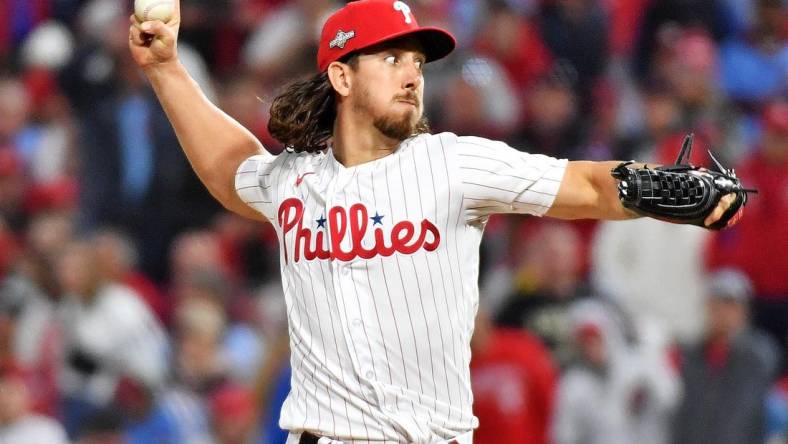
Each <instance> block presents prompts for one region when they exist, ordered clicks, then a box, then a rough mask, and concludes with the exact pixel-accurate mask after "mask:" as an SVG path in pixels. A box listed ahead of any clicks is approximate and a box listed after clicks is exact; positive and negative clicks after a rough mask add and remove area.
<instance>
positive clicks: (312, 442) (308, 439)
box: [298, 432, 320, 444]
mask: <svg viewBox="0 0 788 444" xmlns="http://www.w3.org/2000/svg"><path fill="white" fill-rule="evenodd" d="M319 439H320V437H319V436H315V435H313V434H311V433H309V432H303V433H301V439H299V440H298V444H317V441H318V440H319Z"/></svg>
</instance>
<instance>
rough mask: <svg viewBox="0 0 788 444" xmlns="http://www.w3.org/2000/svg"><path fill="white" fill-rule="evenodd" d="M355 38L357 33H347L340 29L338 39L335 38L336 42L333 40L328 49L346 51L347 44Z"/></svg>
mask: <svg viewBox="0 0 788 444" xmlns="http://www.w3.org/2000/svg"><path fill="white" fill-rule="evenodd" d="M355 36H356V31H350V32H345V31H343V30H341V29H340V30H339V31H338V32H337V35H336V37H334V40H331V43H329V44H328V47H329V48H331V49H334V48H339V49H345V45H346V44H347V41H348V40H350V39H352V38H353V37H355Z"/></svg>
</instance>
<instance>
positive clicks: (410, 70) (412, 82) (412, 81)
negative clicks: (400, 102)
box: [403, 61, 424, 91]
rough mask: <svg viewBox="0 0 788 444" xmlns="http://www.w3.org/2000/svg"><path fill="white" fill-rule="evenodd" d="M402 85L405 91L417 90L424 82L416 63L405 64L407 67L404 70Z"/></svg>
mask: <svg viewBox="0 0 788 444" xmlns="http://www.w3.org/2000/svg"><path fill="white" fill-rule="evenodd" d="M404 71H405V73H404V76H405V77H404V85H403V87H404V88H405V89H410V90H413V91H415V90H417V89H418V88H419V87H420V86H421V84H422V82H424V76H423V75H422V72H421V69H419V67H418V65H417V62H415V61H413V62H410V63H408V64H407V67H406V68H405V69H404Z"/></svg>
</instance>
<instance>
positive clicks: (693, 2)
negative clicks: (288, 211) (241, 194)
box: [0, 0, 788, 444]
mask: <svg viewBox="0 0 788 444" xmlns="http://www.w3.org/2000/svg"><path fill="white" fill-rule="evenodd" d="M340 3H341V2H336V1H333V0H213V1H207V0H183V7H182V11H183V25H182V30H181V43H180V54H181V58H182V59H183V61H184V63H185V64H186V65H187V66H188V69H189V71H190V72H191V73H192V75H193V76H194V77H195V78H196V79H197V80H198V82H199V83H200V84H201V85H202V87H203V89H204V90H205V91H206V93H207V94H208V96H209V97H210V98H211V99H212V100H213V101H214V102H215V103H217V104H218V105H219V106H220V107H221V108H222V109H224V110H226V111H227V112H228V113H229V114H230V115H232V116H233V117H235V118H236V119H237V120H239V121H240V122H241V123H242V124H244V125H245V126H246V127H247V128H249V129H250V130H251V131H252V132H254V134H255V135H256V136H257V137H259V138H260V139H261V140H262V141H263V142H264V143H265V144H266V146H267V147H268V148H269V149H270V150H271V151H273V152H279V151H280V150H281V146H279V145H278V144H277V143H276V142H275V141H273V140H271V137H270V136H269V134H267V132H266V123H267V112H268V107H269V106H270V103H271V100H272V99H273V97H275V96H276V94H277V91H278V90H279V89H280V88H282V87H283V86H284V85H285V84H286V83H288V82H290V81H292V80H294V79H296V78H299V77H302V76H306V75H310V74H312V73H313V72H314V71H315V67H314V65H315V62H314V60H315V54H316V46H315V45H316V41H317V37H318V34H319V31H320V29H321V26H322V23H323V21H324V20H325V19H326V18H327V16H328V15H329V14H330V13H331V12H332V11H334V10H335V9H336V8H337V7H339V6H341V4H340ZM410 5H411V7H412V8H413V9H414V11H415V12H416V15H417V17H419V21H420V22H421V24H423V25H424V24H433V25H441V26H444V27H447V28H448V29H450V30H452V31H453V32H454V33H455V34H456V36H457V37H458V40H459V50H458V51H457V52H456V53H455V54H454V55H453V56H452V57H450V58H449V59H447V60H444V61H441V62H437V63H434V64H431V65H428V67H427V73H426V77H427V79H426V81H427V87H426V98H425V101H426V102H427V110H428V116H429V118H430V121H431V124H432V127H433V130H434V131H453V132H458V133H462V134H469V135H479V136H485V137H489V138H495V139H500V140H504V141H506V142H508V143H510V144H511V145H512V146H514V147H516V148H517V149H521V150H523V151H529V152H534V153H545V154H549V155H553V156H558V157H568V158H570V159H591V160H607V159H630V158H634V159H638V160H641V161H647V162H663V163H664V162H672V161H673V159H674V158H675V156H676V154H677V152H678V148H679V146H680V143H681V140H682V138H683V136H684V135H685V134H686V133H688V132H694V133H695V136H696V137H695V148H696V149H695V151H694V158H693V161H694V163H700V164H705V165H711V163H710V160H709V159H708V156H707V154H706V150H707V149H708V150H711V151H712V152H714V154H715V156H716V157H718V158H719V159H720V160H721V161H722V163H723V164H724V165H726V166H733V167H735V168H736V171H737V172H738V174H739V175H740V176H741V177H742V178H743V179H744V182H745V183H746V184H747V185H748V186H750V187H755V188H758V189H759V190H760V193H759V194H757V195H755V196H752V198H751V201H750V202H749V204H748V206H747V210H746V212H745V213H746V214H745V217H744V219H743V220H742V221H741V223H739V225H737V226H736V227H735V228H733V229H730V230H726V231H724V232H721V233H711V232H707V231H705V230H702V229H700V228H697V227H686V226H677V225H669V224H664V223H659V222H655V221H653V220H648V219H641V220H635V221H629V222H616V223H595V222H588V221H579V222H576V223H562V222H558V221H543V220H539V219H536V218H529V217H520V216H496V217H494V218H493V219H491V221H490V223H489V225H488V228H487V233H486V239H485V241H484V243H483V247H482V273H481V275H480V276H481V279H480V286H481V304H480V310H479V318H478V321H477V328H476V332H475V336H474V338H473V344H472V346H473V351H474V355H473V356H474V357H473V362H472V364H471V374H472V381H473V388H474V392H475V397H476V404H475V410H476V412H475V413H476V414H477V416H479V418H480V421H481V427H480V428H479V430H478V431H477V433H476V438H475V442H477V443H480V444H487V443H537V444H538V443H557V444H564V443H568V444H571V443H577V444H581V443H582V444H594V443H626V444H629V443H633V442H638V443H641V444H647V443H655V444H656V443H704V444H706V443H717V444H719V443H731V444H740V443H763V442H768V443H769V444H777V443H785V442H788V441H786V433H787V432H786V430H788V366H786V364H785V362H786V361H785V358H786V356H787V355H786V351H787V349H786V343H787V342H788V104H787V103H786V99H787V98H788V12H787V11H788V9H787V8H788V2H786V1H784V0H411V2H410ZM130 11H131V5H130V2H129V1H127V0H90V1H88V0H0V442H2V443H9V444H24V443H44V442H46V443H62V442H78V443H188V444H192V443H196V444H200V443H260V444H263V443H271V444H273V443H282V442H284V436H285V434H284V432H283V431H281V430H279V429H278V427H277V425H276V424H277V421H278V416H279V408H280V406H281V403H282V401H283V399H284V397H285V396H286V394H287V392H288V390H289V367H288V366H289V363H288V345H287V337H286V333H287V330H286V318H285V310H284V306H283V305H284V302H283V298H282V295H281V292H282V291H281V288H280V286H279V270H278V246H277V241H276V236H275V233H274V232H273V230H272V229H271V228H270V227H269V226H264V225H260V224H257V223H253V222H249V221H245V220H243V219H240V218H239V217H236V216H233V215H231V214H227V213H225V212H223V211H221V209H220V207H219V206H218V205H217V204H216V203H215V202H214V201H213V200H212V199H211V198H210V197H209V195H208V194H207V192H206V191H205V190H204V189H203V187H202V186H201V184H200V183H199V181H198V180H197V178H196V177H195V175H194V174H193V173H192V172H191V169H190V168H189V165H188V164H187V162H186V159H185V158H184V156H183V155H182V153H181V151H180V149H179V147H178V144H177V140H176V138H175V136H174V134H173V132H172V129H171V128H170V126H169V123H168V122H167V120H166V118H165V116H164V114H163V112H162V110H161V108H160V107H159V105H158V104H157V102H156V100H155V97H154V95H153V94H152V92H151V90H150V88H149V87H148V85H147V83H146V81H145V79H144V78H143V77H142V75H141V73H140V72H139V71H138V70H137V69H136V68H135V66H134V65H133V63H132V61H131V58H130V56H129V53H128V49H127V39H128V34H127V32H128V16H129V14H130Z"/></svg>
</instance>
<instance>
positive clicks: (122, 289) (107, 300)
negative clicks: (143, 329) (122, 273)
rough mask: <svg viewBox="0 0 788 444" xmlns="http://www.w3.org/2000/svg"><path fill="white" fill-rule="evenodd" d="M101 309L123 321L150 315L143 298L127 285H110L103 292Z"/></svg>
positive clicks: (100, 297)
mask: <svg viewBox="0 0 788 444" xmlns="http://www.w3.org/2000/svg"><path fill="white" fill-rule="evenodd" d="M100 291H101V294H100V296H99V309H100V310H101V311H104V312H106V313H108V314H112V315H113V316H116V317H118V318H121V319H130V318H131V317H139V316H145V315H150V311H149V310H148V307H147V306H146V305H145V303H144V302H143V301H142V297H141V296H140V295H139V294H137V293H136V292H135V291H134V290H132V289H131V288H129V287H127V286H125V285H119V284H108V285H106V286H104V288H102V289H101V290H100Z"/></svg>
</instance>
